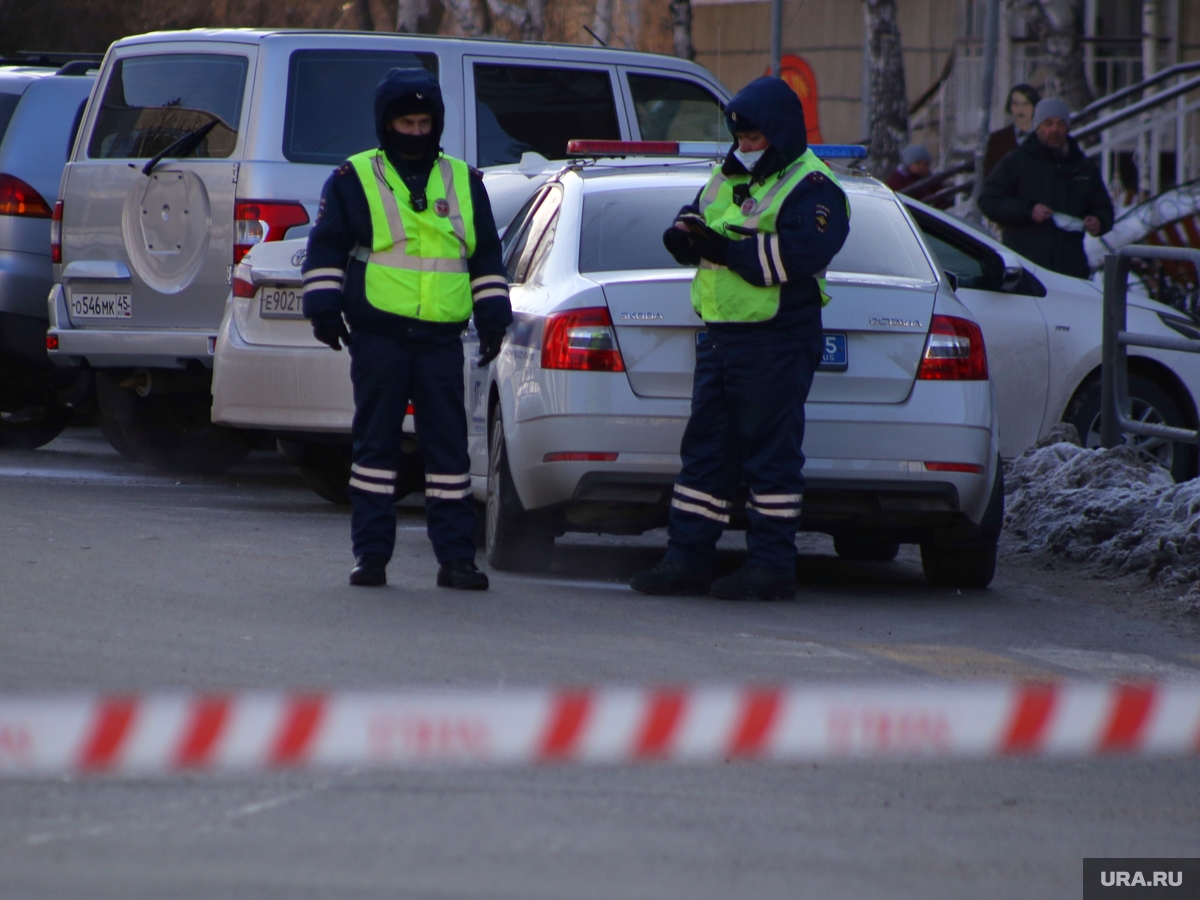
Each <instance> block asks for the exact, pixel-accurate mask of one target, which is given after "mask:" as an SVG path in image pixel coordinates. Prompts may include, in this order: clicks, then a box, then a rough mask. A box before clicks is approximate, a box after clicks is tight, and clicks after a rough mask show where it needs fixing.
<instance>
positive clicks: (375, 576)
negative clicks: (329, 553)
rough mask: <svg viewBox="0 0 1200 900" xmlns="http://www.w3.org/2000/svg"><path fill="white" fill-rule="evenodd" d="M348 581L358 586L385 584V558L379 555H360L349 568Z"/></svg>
mask: <svg viewBox="0 0 1200 900" xmlns="http://www.w3.org/2000/svg"><path fill="white" fill-rule="evenodd" d="M350 583H351V584H353V585H357V586H359V587H379V586H380V585H383V584H387V560H386V559H383V558H382V557H380V556H360V557H359V558H358V559H356V560H355V561H354V568H353V569H351V570H350Z"/></svg>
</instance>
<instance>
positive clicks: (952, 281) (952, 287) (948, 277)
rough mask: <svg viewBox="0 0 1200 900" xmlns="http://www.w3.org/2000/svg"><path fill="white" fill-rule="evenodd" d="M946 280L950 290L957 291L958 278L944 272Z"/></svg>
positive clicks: (951, 273)
mask: <svg viewBox="0 0 1200 900" xmlns="http://www.w3.org/2000/svg"><path fill="white" fill-rule="evenodd" d="M946 280H947V281H948V282H950V290H952V291H955V292H957V291H958V276H957V275H955V274H954V273H953V272H946Z"/></svg>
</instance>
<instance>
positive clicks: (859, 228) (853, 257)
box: [829, 194, 934, 281]
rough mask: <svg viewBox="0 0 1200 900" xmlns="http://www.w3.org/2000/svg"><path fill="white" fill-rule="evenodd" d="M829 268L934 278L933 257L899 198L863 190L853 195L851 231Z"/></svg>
mask: <svg viewBox="0 0 1200 900" xmlns="http://www.w3.org/2000/svg"><path fill="white" fill-rule="evenodd" d="M829 271H831V272H853V273H856V274H860V275H891V276H893V277H897V278H916V279H919V280H921V281H933V280H934V274H933V269H931V268H930V267H929V260H927V259H926V258H925V254H924V252H922V250H921V244H920V243H919V242H918V241H917V237H916V235H915V234H913V230H912V228H911V227H910V226H909V224H908V220H907V219H905V218H904V215H903V214H902V213H901V211H900V209H899V207H897V206H896V201H895V200H892V199H890V198H887V197H870V196H863V195H861V194H851V195H850V234H849V236H848V237H847V238H846V243H845V244H843V245H842V249H841V250H840V251H838V255H837V256H835V257H834V258H833V262H831V263H830V264H829Z"/></svg>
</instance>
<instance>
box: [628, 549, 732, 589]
mask: <svg viewBox="0 0 1200 900" xmlns="http://www.w3.org/2000/svg"><path fill="white" fill-rule="evenodd" d="M710 584H712V575H711V574H709V573H708V572H697V571H696V570H695V569H694V568H692V567H689V566H687V565H686V564H685V563H682V562H680V561H679V560H677V559H668V558H665V557H664V558H663V560H662V561H661V562H659V564H658V565H657V566H655V567H654V568H653V569H649V570H647V571H645V572H638V573H637V574H636V575H634V576H633V577H632V578H630V579H629V586H630V587H631V588H633V589H634V590H635V591H641V592H642V593H643V594H707V593H708V588H709V585H710Z"/></svg>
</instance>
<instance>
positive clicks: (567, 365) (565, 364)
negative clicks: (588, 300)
mask: <svg viewBox="0 0 1200 900" xmlns="http://www.w3.org/2000/svg"><path fill="white" fill-rule="evenodd" d="M542 368H543V369H586V370H588V371H592V372H624V371H625V362H624V361H623V360H622V359H621V350H620V348H618V347H617V335H616V332H615V331H613V323H612V317H611V316H609V314H608V307H606V306H598V307H592V308H589V309H571V310H567V311H566V312H560V313H552V314H551V315H548V316H546V327H545V328H544V329H543V330H542Z"/></svg>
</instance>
